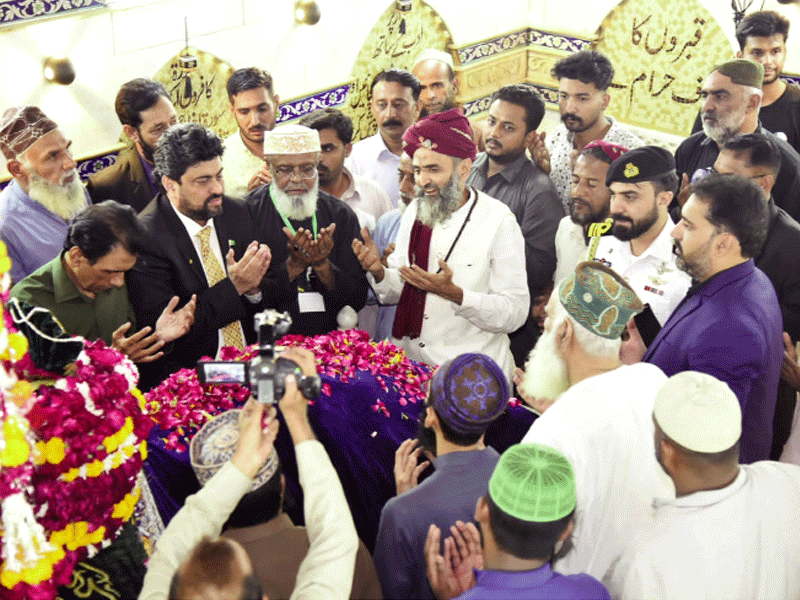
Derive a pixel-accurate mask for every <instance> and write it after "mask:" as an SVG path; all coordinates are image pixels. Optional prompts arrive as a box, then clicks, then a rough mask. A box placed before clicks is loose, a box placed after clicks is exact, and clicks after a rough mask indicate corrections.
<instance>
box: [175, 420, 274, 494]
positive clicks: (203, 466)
mask: <svg viewBox="0 0 800 600" xmlns="http://www.w3.org/2000/svg"><path fill="white" fill-rule="evenodd" d="M241 414H242V411H241V410H240V409H233V410H227V411H225V412H224V413H220V414H219V415H217V416H216V417H214V418H213V419H211V420H209V421H207V422H206V424H205V425H203V427H202V428H201V429H200V431H198V432H197V433H196V434H195V435H194V437H193V438H192V441H191V443H190V444H189V459H190V460H191V463H192V469H194V474H195V475H196V476H197V481H199V482H200V486H201V487H202V486H204V485H205V484H206V483H207V482H208V480H209V479H211V478H212V477H213V476H214V474H215V473H216V472H217V471H219V470H220V469H221V468H222V467H223V466H224V465H225V463H226V462H228V461H229V460H230V459H231V457H232V456H233V455H234V453H235V452H236V447H237V446H238V444H239V416H240V415H241ZM277 468H278V455H277V453H276V452H275V449H274V448H273V450H272V454H271V455H270V457H269V458H268V459H267V462H266V463H264V466H262V467H261V470H260V471H259V472H258V474H257V475H256V476H255V479H254V480H253V485H252V486H251V487H250V491H253V490H256V489H258V488H260V487H261V486H262V485H264V483H266V482H267V481H268V480H269V479H270V478H271V477H272V476H273V475H274V474H275V471H276V470H277Z"/></svg>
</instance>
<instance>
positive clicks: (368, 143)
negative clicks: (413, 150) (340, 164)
mask: <svg viewBox="0 0 800 600" xmlns="http://www.w3.org/2000/svg"><path fill="white" fill-rule="evenodd" d="M344 164H345V166H346V167H347V169H348V170H349V171H350V172H351V173H353V174H354V175H359V176H361V177H364V178H366V179H370V180H372V181H373V182H375V183H377V184H378V185H379V186H380V187H381V189H382V190H383V191H384V192H386V195H387V196H388V197H389V201H390V202H391V203H392V208H394V207H396V206H397V203H398V201H399V200H400V178H399V177H398V175H397V169H398V168H399V167H400V157H399V156H398V155H397V154H395V153H394V152H392V151H391V150H389V148H388V147H387V146H386V142H384V141H383V138H382V137H381V134H380V132H378V133H376V134H375V135H373V136H370V137H368V138H364V139H363V140H361V141H360V142H356V143H355V144H353V150H352V151H351V152H350V156H348V157H347V159H346V160H345V163H344Z"/></svg>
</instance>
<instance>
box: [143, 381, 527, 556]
mask: <svg viewBox="0 0 800 600" xmlns="http://www.w3.org/2000/svg"><path fill="white" fill-rule="evenodd" d="M321 379H322V383H323V387H325V388H327V387H328V386H329V388H330V395H326V394H324V393H323V394H320V397H319V398H318V399H317V400H316V401H315V402H314V404H313V405H311V406H309V409H308V415H309V421H310V422H311V426H312V428H313V429H314V432H315V434H316V436H317V439H319V441H320V442H321V443H322V445H323V446H325V449H326V450H327V452H328V455H329V456H330V458H331V462H332V463H333V466H334V468H335V469H336V471H337V473H338V474H339V478H340V479H341V482H342V487H343V488H344V492H345V496H346V497H347V501H348V503H349V505H350V511H351V513H352V515H353V520H354V522H355V525H356V530H357V531H358V534H359V537H360V538H361V539H362V540H363V541H364V543H365V544H366V545H367V547H368V548H369V549H370V551H372V547H373V545H374V543H375V536H376V535H377V532H378V521H379V519H380V512H381V508H383V505H384V504H385V503H386V501H387V500H388V499H389V498H391V497H392V496H394V494H395V484H394V454H395V451H396V450H397V447H398V446H399V445H400V443H402V442H403V441H404V440H406V439H408V438H413V437H415V436H416V431H417V417H418V415H419V413H420V411H421V409H422V402H412V401H409V402H408V403H407V404H406V405H405V406H403V405H401V404H400V399H399V394H398V393H397V392H396V391H394V390H391V389H390V391H388V392H387V391H384V390H383V389H382V388H381V385H380V383H379V382H378V380H377V379H376V378H375V377H374V376H373V375H372V374H371V373H369V372H368V371H357V373H356V376H355V378H351V379H350V380H348V381H342V380H339V379H335V378H332V377H329V376H327V375H322V376H321ZM326 384H327V385H326ZM378 400H380V401H381V402H383V404H384V405H385V407H386V409H387V410H388V411H389V416H386V415H385V414H384V412H383V411H382V410H374V409H373V407H375V406H377V401H378ZM279 419H280V420H281V427H280V430H279V432H278V438H277V440H276V442H275V448H276V450H277V452H278V456H279V457H280V460H281V468H282V469H283V474H284V476H285V477H286V485H287V490H286V491H287V498H290V499H292V500H293V501H294V504H292V503H291V501H290V504H289V506H288V507H287V512H288V513H289V516H290V517H292V520H293V521H295V523H302V521H303V515H302V490H301V488H300V486H299V484H298V474H297V463H296V460H295V455H294V448H293V444H292V441H291V437H290V436H289V432H288V430H287V428H286V426H285V423H284V422H283V417H282V415H280V413H279ZM533 419H534V415H532V414H531V413H530V412H528V411H526V410H525V409H523V408H522V407H509V409H508V410H507V411H506V413H505V414H503V415H502V416H501V417H500V419H498V421H496V422H495V423H494V424H493V425H492V427H491V428H490V430H489V432H487V443H491V445H492V446H494V447H495V448H496V449H497V450H498V452H502V450H505V448H507V447H509V446H511V445H513V444H515V443H517V442H519V441H520V440H521V439H522V437H523V436H524V435H525V433H527V431H528V428H529V427H530V424H531V423H532V422H533ZM160 435H163V432H161V431H157V430H155V429H154V430H153V433H152V434H151V436H150V439H149V440H148V458H147V460H146V461H145V473H146V475H147V477H148V481H149V482H150V487H151V489H152V492H153V496H154V498H155V501H156V505H157V507H158V509H159V512H160V513H161V516H162V518H163V519H164V524H165V525H166V524H167V523H168V522H169V520H170V519H171V518H172V517H173V516H174V515H175V513H176V512H177V511H178V509H179V508H180V507H181V506H182V505H183V503H184V501H185V499H186V497H187V496H188V495H190V494H192V493H194V492H196V491H197V489H198V484H197V480H196V478H195V477H194V474H193V472H192V469H191V465H190V464H189V456H188V452H175V451H171V450H167V449H166V448H165V447H164V442H163V440H162V439H161V438H160V437H159V436H160ZM490 440H491V442H490Z"/></svg>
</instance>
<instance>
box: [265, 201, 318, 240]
mask: <svg viewBox="0 0 800 600" xmlns="http://www.w3.org/2000/svg"><path fill="white" fill-rule="evenodd" d="M272 204H274V205H275V210H277V211H278V214H279V215H280V216H281V219H283V224H284V225H286V227H287V228H288V229H289V231H291V232H292V235H295V234H296V233H297V231H296V230H295V228H294V227H293V226H292V224H291V223H290V222H289V219H287V218H286V215H284V214H283V213H282V212H281V211H280V209H279V208H278V205H277V203H276V202H275V199H274V198H273V199H272ZM311 230H312V232H313V233H314V239H315V240H316V239H317V211H314V214H313V215H312V216H311Z"/></svg>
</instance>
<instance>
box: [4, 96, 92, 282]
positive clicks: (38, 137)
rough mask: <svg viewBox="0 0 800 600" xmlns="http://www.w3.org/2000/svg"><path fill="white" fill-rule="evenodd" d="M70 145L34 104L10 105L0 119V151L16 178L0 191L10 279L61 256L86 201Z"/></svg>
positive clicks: (27, 273) (23, 276) (19, 278)
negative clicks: (73, 220) (74, 218)
mask: <svg viewBox="0 0 800 600" xmlns="http://www.w3.org/2000/svg"><path fill="white" fill-rule="evenodd" d="M71 143H72V142H71V141H69V140H67V139H66V138H65V137H64V134H63V133H61V131H60V130H59V129H58V125H56V123H55V122H54V121H51V120H50V119H49V118H48V117H47V115H45V114H44V113H43V112H42V111H41V110H40V109H39V108H37V107H36V106H15V107H12V108H9V109H8V110H7V111H6V112H5V113H4V114H3V116H2V118H1V119H0V150H2V151H3V154H4V155H5V157H6V160H7V161H8V163H7V167H8V172H9V173H11V175H12V176H13V177H14V180H13V181H12V182H11V183H9V184H8V186H7V187H6V188H5V189H4V190H3V191H2V193H0V239H2V240H3V242H5V244H6V247H7V249H8V256H9V257H10V258H11V279H12V280H13V281H14V282H17V281H20V280H22V279H24V278H25V277H27V276H28V275H30V274H31V273H33V272H34V271H35V270H36V269H38V268H39V267H41V266H42V265H43V264H45V263H47V262H50V261H51V260H52V259H54V258H55V257H56V256H58V255H59V253H60V252H61V245H62V243H63V241H64V238H65V237H66V236H67V229H68V228H69V221H70V220H71V219H72V217H74V216H75V215H76V214H78V213H79V212H80V211H81V210H83V209H84V208H86V207H87V206H88V205H89V196H88V194H87V193H86V190H85V189H84V187H83V185H82V184H81V180H80V178H79V177H78V171H77V170H76V168H75V167H76V166H77V163H76V162H75V161H74V160H73V158H72V154H71V153H70V150H69V147H70V144H71Z"/></svg>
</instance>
